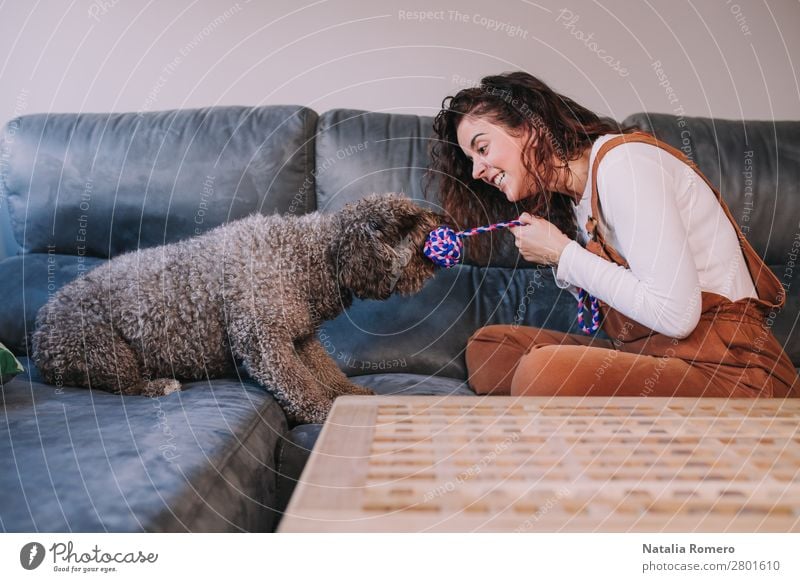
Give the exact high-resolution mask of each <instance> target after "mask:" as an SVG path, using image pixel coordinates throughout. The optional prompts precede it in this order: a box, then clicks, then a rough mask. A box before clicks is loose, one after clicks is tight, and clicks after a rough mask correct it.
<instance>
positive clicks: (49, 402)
mask: <svg viewBox="0 0 800 582" xmlns="http://www.w3.org/2000/svg"><path fill="white" fill-rule="evenodd" d="M23 366H24V367H25V368H26V369H31V366H30V362H28V361H26V360H24V359H23ZM36 380H37V378H36V377H35V376H34V377H33V378H32V379H31V377H30V375H27V374H26V375H20V376H17V377H16V378H15V379H14V380H12V381H11V382H9V383H8V384H7V385H5V386H4V387H3V402H4V408H5V410H4V413H5V415H4V416H5V419H4V421H3V423H2V424H6V423H7V427H6V426H4V427H3V430H0V450H2V451H3V452H2V454H0V475H2V477H1V478H2V483H3V495H2V496H0V517H2V520H1V521H0V525H2V528H3V530H4V531H16V532H25V531H29V532H32V531H36V532H45V531H47V532H54V531H77V532H96V531H97V532H101V531H114V532H139V531H161V532H177V531H242V530H244V531H271V530H272V528H273V527H274V521H275V516H276V514H275V513H274V511H273V507H274V505H275V501H274V494H275V487H276V481H275V473H274V470H273V469H272V467H274V454H275V449H276V445H277V442H278V440H279V438H280V437H281V435H283V434H284V433H285V432H286V429H287V428H286V418H285V416H284V415H283V412H282V411H281V409H280V407H279V406H278V404H277V403H276V402H275V401H274V400H273V399H272V398H271V397H270V396H269V395H267V394H266V393H265V392H264V390H263V389H262V388H260V387H258V386H256V385H254V384H252V383H250V382H239V381H234V380H215V381H212V382H193V383H190V384H186V385H185V386H184V391H183V392H178V393H175V394H171V395H169V396H166V397H163V398H152V399H151V398H144V397H135V396H116V395H113V394H108V393H106V392H100V391H90V390H86V389H83V388H69V387H64V388H62V389H61V390H59V389H58V388H56V387H54V386H48V385H46V384H42V383H40V382H38V381H36ZM189 484H191V486H189Z"/></svg>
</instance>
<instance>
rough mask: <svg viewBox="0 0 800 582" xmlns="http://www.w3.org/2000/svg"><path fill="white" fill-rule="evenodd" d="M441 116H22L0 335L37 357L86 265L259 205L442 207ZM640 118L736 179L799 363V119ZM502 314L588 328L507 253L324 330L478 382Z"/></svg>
mask: <svg viewBox="0 0 800 582" xmlns="http://www.w3.org/2000/svg"><path fill="white" fill-rule="evenodd" d="M431 122H432V119H431V118H430V117H424V116H414V115H398V114H385V113H374V112H365V111H355V110H333V111H329V112H327V113H325V114H323V115H320V116H319V117H317V114H316V113H314V112H313V111H310V110H308V109H305V108H302V107H292V106H269V107H258V108H237V107H233V108H229V107H223V108H210V109H204V110H196V111H179V112H156V113H148V114H145V115H142V116H138V115H136V114H113V115H90V114H80V115H51V116H39V115H34V116H28V117H23V118H20V119H18V120H14V121H12V122H11V123H9V124H8V125H7V126H6V130H5V138H4V139H5V141H4V143H3V144H2V146H3V147H2V151H1V152H0V154H1V155H0V162H2V166H0V170H1V171H0V178H2V179H0V188H2V192H0V194H2V196H3V197H4V201H7V202H8V205H9V209H10V211H11V219H12V225H13V230H14V235H15V237H16V239H17V241H18V242H19V244H20V245H21V246H22V248H23V251H24V252H23V254H21V255H20V256H18V257H14V258H12V259H7V260H5V261H2V262H0V295H2V296H3V300H4V309H3V310H2V311H0V342H3V343H5V344H6V345H9V346H10V347H12V349H14V350H15V351H16V352H17V353H20V354H22V355H25V352H26V350H27V345H26V343H25V338H26V337H27V335H28V334H29V333H30V332H31V331H32V324H33V319H34V317H35V314H36V312H37V311H38V309H39V307H40V306H41V305H42V304H43V303H44V302H45V301H46V300H47V298H48V296H49V295H50V294H51V293H52V292H53V291H54V290H56V289H57V288H58V287H60V286H61V285H62V284H64V283H66V282H67V281H69V280H71V279H73V278H74V277H75V276H77V274H78V273H79V272H80V269H81V268H83V269H85V268H87V266H93V265H94V264H98V262H99V261H100V260H102V258H104V257H108V256H114V255H116V254H118V253H120V252H124V251H126V250H132V249H135V248H138V247H145V246H152V245H155V244H162V243H164V242H171V241H173V240H177V239H179V238H184V237H187V236H192V235H194V234H196V233H197V232H198V229H199V230H200V231H201V232H202V231H204V230H205V229H208V228H211V227H213V226H216V225H217V224H221V223H222V222H226V221H229V220H233V219H235V218H239V217H241V216H244V215H246V214H249V213H251V212H263V213H270V212H282V213H290V214H295V213H297V214H301V213H305V212H309V211H312V210H314V209H316V208H319V209H320V210H322V211H325V212H331V211H334V210H337V209H339V208H341V207H342V206H343V205H344V204H345V203H347V202H350V201H352V200H355V199H358V198H360V197H361V196H364V195H367V194H369V193H372V192H386V191H402V192H405V193H406V194H407V195H409V196H410V197H412V198H414V199H416V200H418V201H419V202H420V203H422V204H425V205H428V206H430V207H433V208H436V209H438V208H439V205H438V200H436V199H433V198H434V197H431V199H426V198H425V194H424V192H423V188H422V177H423V174H424V171H425V169H426V168H427V166H428V162H429V157H428V148H429V145H430V139H431ZM632 122H636V123H637V124H638V125H640V127H642V128H643V129H647V130H650V131H653V132H654V133H655V134H656V135H657V136H659V137H661V138H662V139H664V140H665V141H667V142H668V143H670V144H672V145H674V146H675V147H678V148H681V147H682V146H684V145H685V144H684V140H685V139H688V140H689V143H690V145H691V148H690V151H691V152H692V155H693V159H695V161H697V162H698V164H699V166H700V168H701V169H702V170H703V171H704V172H706V173H707V175H708V176H709V178H711V179H712V181H716V182H717V183H720V182H721V183H722V191H723V195H724V197H725V198H726V200H728V201H729V203H730V205H731V208H732V210H733V213H734V216H736V217H737V218H738V217H742V218H741V224H742V226H746V227H747V228H748V230H747V235H748V237H749V238H750V239H751V240H752V241H753V242H754V244H755V246H756V249H757V250H758V251H759V252H761V253H762V254H764V255H765V256H766V257H767V261H768V263H769V264H770V266H771V267H772V268H773V270H774V271H775V272H776V273H777V274H778V277H779V278H781V280H782V281H783V282H784V284H785V285H786V286H787V288H789V289H790V291H791V292H790V293H789V297H788V301H787V307H786V308H785V309H784V310H783V311H782V312H781V313H779V314H777V315H776V317H775V318H773V319H772V320H771V322H770V323H771V325H773V329H774V330H775V333H776V335H777V336H778V338H779V340H781V341H782V342H783V343H784V345H785V347H786V350H787V352H788V353H789V355H790V356H791V357H792V359H793V361H794V362H795V364H796V365H797V364H798V363H800V335H798V334H797V333H793V330H794V329H795V328H796V327H797V325H796V324H797V319H798V317H799V316H800V297H798V294H797V292H796V289H797V288H800V278H798V275H797V273H798V271H797V270H794V269H793V261H794V258H792V253H794V254H795V255H796V252H797V248H798V242H797V240H798V239H797V237H798V225H797V217H798V216H800V212H798V211H797V210H798V209H797V204H799V203H800V202H799V200H800V199H799V198H798V188H799V187H800V180H798V178H800V176H798V172H800V155H799V154H798V152H800V135H798V134H800V123H792V122H781V123H777V124H771V123H766V122H746V123H741V122H730V121H719V120H717V121H713V122H712V121H711V120H706V119H692V118H677V117H674V116H664V115H649V116H648V115H644V114H640V115H636V116H632V117H629V118H628V119H626V120H625V123H632ZM687 127H688V128H689V133H688V134H687V133H686V132H685V131H684V130H686V128H687ZM776 144H777V145H776ZM750 151H752V152H753V154H752V155H750V154H749V153H745V152H750ZM745 156H747V158H745ZM745 160H748V161H745ZM749 160H752V164H751V163H750V161H749ZM739 162H741V164H740V165H737V164H739ZM742 172H752V176H751V177H748V176H746V175H743V174H742ZM209 176H213V180H211V181H209V180H208V177H209ZM206 182H212V184H211V185H210V188H209V187H208V186H209V184H206ZM87 183H88V184H90V185H91V186H90V189H91V192H89V193H88V194H89V195H88V196H87V192H86V185H87ZM204 187H205V190H204ZM209 191H210V192H209ZM750 199H752V203H751V202H750ZM86 203H88V208H86ZM84 215H85V216H84ZM745 217H746V218H745ZM82 230H83V231H85V232H82ZM79 236H84V237H85V238H86V240H85V241H82V240H80V239H79V238H78V237H79ZM81 244H83V245H85V246H84V248H81V247H80V245H81ZM48 245H54V247H55V250H53V247H48ZM81 253H83V254H85V255H94V256H95V257H99V258H97V259H94V260H93V261H90V260H89V259H88V258H87V257H84V256H81ZM84 259H85V261H84V263H81V261H82V260H84ZM790 261H792V262H791V264H790ZM491 323H507V324H517V325H535V326H542V327H548V328H554V329H561V330H564V331H575V301H574V299H573V298H572V296H571V295H569V294H568V293H566V292H565V291H561V290H560V289H558V288H557V287H556V286H555V285H554V283H553V277H552V274H551V272H550V270H549V269H541V268H535V267H534V266H531V265H528V264H525V263H522V262H520V261H519V260H518V258H517V257H513V256H508V255H506V254H504V252H503V253H500V254H498V255H495V256H494V258H493V260H492V261H491V262H490V263H489V264H488V265H476V264H466V265H462V266H459V267H457V268H454V269H451V270H440V271H438V273H437V275H436V276H435V277H434V279H433V280H432V281H431V282H430V283H429V284H428V285H427V286H426V287H425V289H423V291H422V292H421V293H419V294H417V295H414V296H410V297H397V296H394V297H391V298H390V299H389V300H388V301H385V302H377V301H356V302H355V304H354V305H353V306H352V308H351V309H349V310H348V311H347V312H346V313H345V314H343V315H342V316H340V317H339V318H337V319H336V320H334V321H332V322H329V323H327V324H326V325H325V326H324V328H323V329H322V330H321V334H320V337H321V339H322V341H323V344H324V346H325V348H326V349H327V350H328V351H329V353H331V355H332V356H333V357H334V358H335V359H336V360H337V362H338V364H339V365H340V367H341V368H342V369H343V370H345V371H346V372H348V373H350V374H363V373H375V372H380V371H394V372H398V371H401V372H415V373H420V374H437V375H446V376H451V377H460V378H465V377H466V368H465V365H464V357H463V356H464V347H465V345H466V342H467V339H468V338H469V336H470V335H471V334H472V333H473V332H474V331H475V330H476V329H477V328H479V327H481V326H483V325H487V324H491Z"/></svg>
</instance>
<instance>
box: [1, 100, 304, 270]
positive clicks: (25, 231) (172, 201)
mask: <svg viewBox="0 0 800 582" xmlns="http://www.w3.org/2000/svg"><path fill="white" fill-rule="evenodd" d="M316 118H317V116H316V113H314V112H313V111H310V110H309V109H305V108H302V107H294V106H272V107H256V108H250V107H223V108H208V109H196V110H179V111H159V112H152V113H145V114H141V115H138V114H135V113H114V114H108V115H100V114H86V113H82V114H56V115H45V114H42V115H30V116H25V117H22V118H20V119H18V120H12V121H11V122H10V123H9V124H8V125H7V126H6V130H5V132H4V143H3V144H2V145H3V151H4V152H7V155H8V162H7V163H8V166H7V167H8V172H6V173H4V180H3V184H2V186H0V187H2V189H3V193H4V195H5V196H7V197H8V205H9V214H10V217H11V222H12V226H13V231H14V235H15V237H16V240H17V242H18V243H19V244H20V245H21V246H22V247H23V249H24V250H25V251H26V252H47V250H48V246H50V245H52V246H55V252H58V253H61V254H70V255H79V254H86V255H89V256H95V257H104V258H105V257H109V256H115V255H117V254H119V253H122V252H125V251H131V250H135V249H137V248H141V247H151V246H156V245H160V244H164V243H169V242H174V241H176V240H179V239H181V238H186V237H189V236H193V235H195V234H199V233H201V232H205V231H206V230H208V229H210V228H213V227H215V226H218V225H220V224H222V223H224V222H226V221H229V220H233V219H236V218H242V217H244V216H247V215H248V214H252V213H253V212H261V213H264V214H269V213H272V212H276V211H279V212H287V211H289V209H290V208H292V209H293V210H294V211H295V212H297V213H299V214H302V213H304V212H307V211H311V210H314V207H315V195H314V183H313V175H311V169H312V166H311V164H312V163H313V159H312V157H313V139H310V138H309V136H313V132H314V127H315V126H316Z"/></svg>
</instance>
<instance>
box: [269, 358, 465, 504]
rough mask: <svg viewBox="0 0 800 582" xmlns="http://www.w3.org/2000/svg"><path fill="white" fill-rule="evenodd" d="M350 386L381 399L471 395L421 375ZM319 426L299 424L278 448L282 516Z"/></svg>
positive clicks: (364, 379)
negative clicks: (386, 397) (364, 387)
mask: <svg viewBox="0 0 800 582" xmlns="http://www.w3.org/2000/svg"><path fill="white" fill-rule="evenodd" d="M350 379H351V380H352V381H353V382H355V383H357V384H360V385H362V386H366V387H367V388H371V389H372V390H374V391H375V392H376V393H377V394H379V395H383V396H389V395H393V396H421V395H441V396H448V395H459V396H463V395H469V394H472V395H474V394H475V393H474V392H473V391H472V390H470V388H469V387H468V386H467V384H466V382H464V381H463V380H457V379H455V378H446V377H443V376H426V375H422V374H399V373H398V374H370V375H367V376H356V377H354V378H350ZM321 430H322V425H321V424H301V425H298V426H295V427H294V428H293V429H292V430H291V431H290V432H289V434H288V435H287V436H286V437H285V438H283V439H281V442H280V443H279V444H278V453H277V458H278V460H277V463H278V485H277V490H278V492H277V507H278V511H279V512H281V513H283V511H284V510H285V509H286V506H287V505H288V504H289V499H290V498H291V496H292V492H294V488H295V487H296V486H297V480H298V479H299V478H300V474H301V473H302V472H303V467H305V465H306V461H308V457H309V455H310V454H311V450H312V449H313V448H314V444H315V443H316V442H317V438H318V437H319V433H320V431H321Z"/></svg>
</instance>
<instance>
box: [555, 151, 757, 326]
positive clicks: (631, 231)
mask: <svg viewBox="0 0 800 582" xmlns="http://www.w3.org/2000/svg"><path fill="white" fill-rule="evenodd" d="M612 137H616V136H615V135H605V136H602V137H600V138H599V139H597V140H596V141H595V143H594V144H593V146H592V151H591V154H590V159H589V177H588V179H587V181H586V189H585V190H584V192H583V196H582V198H581V200H580V202H579V203H578V204H577V205H576V206H574V210H575V216H576V219H577V223H578V238H579V241H580V242H581V243H582V244H584V245H585V244H586V241H587V240H588V233H587V232H586V221H587V218H588V217H589V216H590V215H591V210H592V207H591V195H592V176H591V168H592V164H593V163H594V158H595V155H596V153H597V151H598V149H599V148H600V146H601V145H602V144H603V143H605V142H606V141H608V140H609V139H611V138H612ZM597 189H598V195H599V197H600V211H601V213H602V217H601V218H600V224H599V225H598V228H600V229H602V230H601V232H602V233H603V234H604V235H605V239H606V242H607V243H608V244H610V245H611V246H613V247H614V248H615V249H616V250H617V251H618V252H619V253H620V254H621V255H622V256H623V257H624V258H625V260H626V261H627V262H628V265H629V267H630V268H629V269H625V268H624V267H621V266H619V265H616V264H615V263H612V262H610V261H607V260H605V259H602V258H600V257H598V256H597V255H595V254H593V253H591V252H590V251H587V250H586V249H585V248H583V246H582V245H581V244H578V243H577V242H575V241H573V242H571V243H569V244H568V245H567V247H566V248H565V249H564V252H563V253H562V255H561V258H560V260H559V263H558V269H557V271H555V276H556V281H557V283H559V284H560V285H561V286H565V284H566V285H569V286H570V290H571V291H572V292H573V294H574V293H575V287H582V288H583V289H585V290H586V291H587V292H588V293H591V294H592V295H594V296H595V297H597V298H598V299H601V300H603V301H605V302H606V303H608V304H609V305H610V306H611V307H612V308H614V309H616V310H617V311H619V312H620V313H622V314H623V315H626V316H628V317H629V318H631V319H633V320H635V321H637V322H639V323H641V324H643V325H645V326H647V327H649V328H650V329H652V330H654V331H657V332H660V333H662V334H664V335H667V336H669V337H674V338H684V337H686V336H688V335H689V334H690V333H691V332H692V331H693V330H694V328H695V327H696V325H697V322H698V321H699V319H700V312H701V297H700V293H701V291H711V292H713V293H717V294H719V295H722V296H724V297H726V298H728V299H730V300H732V301H736V300H738V299H741V298H744V297H756V296H757V294H756V290H755V287H754V285H753V281H752V278H751V277H750V273H749V271H748V269H747V265H746V263H745V260H744V255H743V254H742V251H741V248H740V246H739V241H738V239H737V237H736V232H735V231H734V228H733V226H732V225H731V223H730V221H729V220H728V218H727V217H726V216H725V213H724V211H723V210H722V207H721V206H720V205H719V203H718V202H717V199H716V196H715V195H714V192H713V191H712V190H711V188H709V187H708V185H707V184H706V183H705V182H704V181H703V179H702V178H700V177H699V176H698V175H697V174H696V173H695V172H694V171H693V170H692V169H691V168H690V167H689V166H688V165H686V164H684V163H683V162H681V161H680V160H678V159H677V158H675V157H674V156H672V155H671V154H669V153H668V152H666V151H664V150H662V149H660V148H658V147H656V146H652V145H649V144H644V143H629V144H622V145H619V146H617V147H615V148H613V149H611V150H610V151H608V152H607V153H606V155H605V156H604V157H603V159H602V161H601V162H600V165H599V166H598V169H597ZM595 218H598V217H595Z"/></svg>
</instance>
